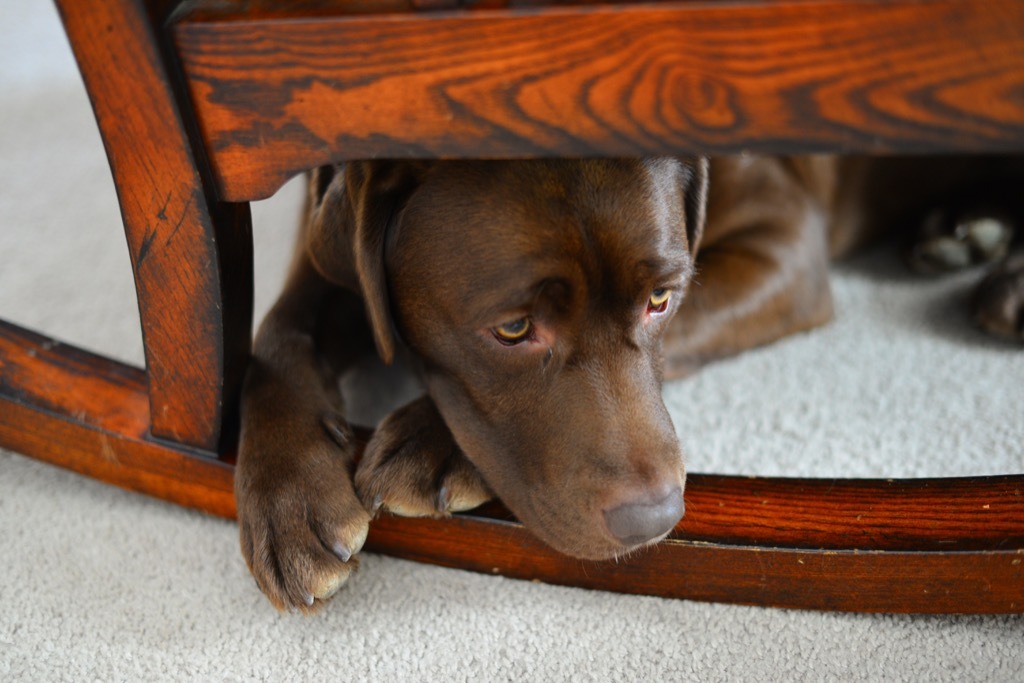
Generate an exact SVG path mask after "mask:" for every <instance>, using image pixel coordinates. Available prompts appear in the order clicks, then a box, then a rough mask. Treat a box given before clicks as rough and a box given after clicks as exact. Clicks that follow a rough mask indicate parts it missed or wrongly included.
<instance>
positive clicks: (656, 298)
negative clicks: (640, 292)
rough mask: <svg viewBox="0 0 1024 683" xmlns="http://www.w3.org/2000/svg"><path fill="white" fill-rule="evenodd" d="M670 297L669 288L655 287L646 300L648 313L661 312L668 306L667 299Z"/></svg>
mask: <svg viewBox="0 0 1024 683" xmlns="http://www.w3.org/2000/svg"><path fill="white" fill-rule="evenodd" d="M670 298H672V290H671V289H661V288H659V289H656V290H654V291H653V292H651V298H650V299H648V301H647V312H648V313H663V312H664V311H665V309H666V308H668V300H669V299H670Z"/></svg>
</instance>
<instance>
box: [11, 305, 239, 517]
mask: <svg viewBox="0 0 1024 683" xmlns="http://www.w3.org/2000/svg"><path fill="white" fill-rule="evenodd" d="M0 446H3V447H4V448H9V449H12V450H15V451H18V452H21V453H24V454H26V455H30V456H32V457H34V458H38V459H40V460H43V461H46V462H49V463H52V464H54V465H59V466H61V467H65V468H67V469H70V470H74V471H75V472H79V473H81V474H85V475H87V476H90V477H92V478H94V479H99V480H100V481H104V482H107V483H109V484H115V485H117V486H121V487H123V488H126V489H129V490H132V491H138V492H140V493H145V494H148V495H151V496H155V497H157V498H162V499H164V500H168V501H171V502H173V503H177V504H178V505H184V506H186V507H190V508H195V509H198V510H203V511H205V512H209V513H211V514H215V515H220V516H223V517H233V516H234V515H235V499H234V493H233V491H232V472H233V470H232V468H231V466H230V465H229V464H227V463H225V462H222V461H220V460H218V459H217V458H216V456H215V455H214V454H213V453H208V452H203V451H195V450H191V449H189V448H187V447H185V446H181V445H176V444H173V443H170V442H161V441H157V440H154V439H152V438H151V437H150V435H149V397H148V395H147V393H146V378H145V373H143V372H142V371H141V370H139V369H137V368H132V367H129V366H125V365H122V364H121V363H117V362H115V361H112V360H109V359H106V358H103V357H100V356H97V355H95V354H91V353H88V352H85V351H82V350H80V349H77V348H75V347H73V346H69V345H66V344H61V343H59V342H56V341H54V340H52V339H48V338H46V337H42V336H40V335H38V334H34V333H32V332H29V331H27V330H23V329H21V328H19V327H16V326H14V325H11V324H9V323H5V322H2V321H0Z"/></svg>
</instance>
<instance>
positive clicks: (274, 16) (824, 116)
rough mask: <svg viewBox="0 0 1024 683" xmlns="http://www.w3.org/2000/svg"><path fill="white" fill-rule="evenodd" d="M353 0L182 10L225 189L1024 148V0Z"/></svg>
mask: <svg viewBox="0 0 1024 683" xmlns="http://www.w3.org/2000/svg"><path fill="white" fill-rule="evenodd" d="M393 4H394V3H390V2H389V3H384V5H383V7H384V8H389V7H390V6H391V5H393ZM310 5H312V6H314V7H315V8H316V21H306V20H304V19H303V17H305V16H307V14H308V13H309V12H310V11H311V9H310ZM350 5H351V3H350V2H345V1H342V2H332V1H331V0H322V1H321V2H315V3H308V2H307V3H303V4H302V5H300V6H299V8H298V9H291V8H290V6H289V5H285V6H281V7H278V8H276V9H271V8H268V7H267V6H266V3H238V4H226V3H220V2H214V1H211V2H196V3H191V4H190V5H188V6H187V11H182V12H181V13H180V14H179V15H178V16H177V17H176V19H175V23H174V25H173V27H172V35H173V39H174V45H175V48H176V50H177V52H178V54H180V56H181V61H182V67H183V70H184V73H185V77H186V79H187V83H188V88H189V92H190V93H191V96H192V101H193V103H194V106H195V108H196V113H197V117H198V119H199V122H200V125H201V128H202V131H203V135H204V137H205V139H206V141H207V143H208V147H209V149H210V153H211V162H212V164H213V166H214V168H215V169H216V172H217V177H218V189H219V192H220V194H221V196H222V197H224V198H227V199H232V200H251V199H255V198H259V197H264V196H267V195H269V194H271V193H273V191H274V190H276V189H277V187H279V186H280V185H281V184H282V183H283V182H284V181H285V180H286V179H287V178H289V177H290V176H291V175H293V174H294V173H296V172H297V171H299V170H301V169H304V168H308V167H310V166H311V165H317V164H322V163H326V162H329V161H335V160H339V159H353V158H367V157H419V156H427V157H489V156H494V157H530V156H615V155H622V156H638V155H650V154H666V153H676V152H684V153H685V152H692V151H693V150H694V149H698V150H700V151H703V152H709V153H734V152H741V151H765V152H779V151H783V150H785V151H789V152H795V151H823V150H836V151H859V152H895V151H901V152H921V151H925V152H928V151H937V150H944V151H961V150H972V151H1010V150H1024V115H1022V113H1021V110H1022V104H1021V94H1020V88H1019V85H1020V77H1021V76H1020V74H1021V73H1022V72H1024V32H1022V29H1021V27H1022V26H1024V3H1021V2H1020V1H1019V0H988V1H987V2H984V3H980V4H979V3H971V2H964V0H933V1H930V2H872V1H868V2H864V1H863V0H830V1H823V2H806V1H796V2H783V1H777V2H752V3H732V2H700V3H694V2H689V3H688V2H680V3H632V4H627V3H623V4H621V5H614V6H613V5H606V4H593V5H590V4H584V5H572V6H560V7H555V8H546V9H538V8H513V9H510V10H507V11H502V10H480V11H464V12H393V11H391V12H384V13H378V14H367V13H365V12H363V13H357V14H351V13H348V12H346V10H347V9H349V6H350Z"/></svg>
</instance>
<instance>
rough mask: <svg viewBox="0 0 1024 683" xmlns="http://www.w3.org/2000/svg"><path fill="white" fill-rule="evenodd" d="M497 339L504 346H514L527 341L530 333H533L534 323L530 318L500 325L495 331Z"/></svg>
mask: <svg viewBox="0 0 1024 683" xmlns="http://www.w3.org/2000/svg"><path fill="white" fill-rule="evenodd" d="M491 331H492V332H493V333H494V336H495V338H496V339H497V340H498V341H499V342H501V343H502V344H507V345H512V344H518V343H519V342H521V341H526V340H527V339H528V338H529V336H530V332H532V331H533V323H532V322H530V319H529V318H519V319H518V320H512V321H510V322H507V323H505V324H503V325H498V326H497V327H495V328H494V329H493V330H491Z"/></svg>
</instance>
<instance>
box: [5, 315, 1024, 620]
mask: <svg viewBox="0 0 1024 683" xmlns="http://www.w3.org/2000/svg"><path fill="white" fill-rule="evenodd" d="M0 358H3V359H4V362H3V364H0V443H3V444H5V445H6V446H7V447H9V448H13V449H16V450H18V451H20V452H22V453H26V454H28V455H32V456H34V457H36V458H39V459H40V460H44V461H46V462H50V463H52V464H55V465H59V466H61V467H66V468H68V469H71V470H74V471H77V472H81V473H82V474H86V475H88V476H90V477H93V478H95V479H99V480H101V481H105V482H108V483H111V484H115V485H117V486H121V487H124V488H127V489H130V490H133V491H138V492H141V493H145V494H148V495H151V496H156V497H158V498H162V499H164V500H167V501H170V502H172V503H176V504H178V505H184V506H187V507H192V508H196V509H199V510H203V511H205V512H208V513H211V514H214V515H218V516H221V517H227V518H233V517H234V515H235V504H234V496H233V492H232V467H231V465H230V462H229V461H230V459H231V458H230V454H228V455H227V456H226V457H225V458H223V459H222V460H218V459H216V458H214V457H211V455H212V454H210V453H203V452H197V451H194V450H191V449H188V448H184V447H182V446H180V445H177V444H173V443H169V442H162V441H157V440H154V439H152V438H149V437H148V436H147V434H146V432H147V426H148V401H147V395H146V390H145V376H144V374H143V373H142V371H140V370H138V369H135V368H130V367H126V366H124V365H121V364H119V363H116V362H113V361H110V360H107V359H104V358H101V357H99V356H96V355H93V354H90V353H86V352H84V351H81V350H78V349H75V348H74V347H70V346H67V345H64V344H60V343H58V342H55V341H54V340H51V339H47V338H45V337H42V336H40V335H37V334H34V333H32V332H29V331H27V330H23V329H20V328H18V327H15V326H13V325H9V324H0ZM362 437H363V438H365V437H366V434H365V433H364V434H362ZM686 496H687V513H686V516H685V517H684V518H683V520H682V521H681V522H680V523H679V525H678V526H677V527H676V530H675V531H674V532H673V534H672V535H671V537H670V538H669V539H668V540H666V541H664V542H663V543H661V544H659V545H657V546H654V547H652V548H650V549H647V550H645V551H642V552H638V553H636V554H634V555H632V556H631V557H629V558H626V559H623V560H619V561H612V562H586V561H581V560H576V559H573V558H570V557H567V556H565V555H561V554H559V553H557V552H555V551H553V550H551V549H550V548H548V547H547V546H545V545H544V544H542V543H541V542H540V541H538V540H536V539H535V538H534V537H533V536H532V535H531V534H530V533H529V532H528V531H527V530H526V529H525V528H524V527H523V526H522V525H521V524H519V523H518V522H516V521H515V520H514V519H513V518H512V517H511V515H510V514H509V513H508V512H507V511H506V510H505V509H504V508H503V507H502V506H501V505H499V504H489V505H486V506H484V507H482V508H480V509H478V510H474V511H472V512H470V513H467V514H464V515H459V516H456V517H454V518H451V519H441V520H434V519H406V518H399V517H392V516H387V515H385V516H382V517H379V518H378V519H377V520H375V521H374V522H373V524H372V527H371V530H370V537H369V539H368V540H367V545H366V549H367V550H370V551H373V552H380V553H386V554H389V555H394V556H397V557H404V558H407V559H410V560H415V561H419V562H428V563H431V564H439V565H443V566H448V567H458V568H462V569H469V570H472V571H479V572H484V573H492V574H500V575H502V576H509V577H513V578H519V579H530V580H539V581H545V582H548V583H555V584H561V585H571V586H582V587H588V588H598V589H602V590H612V591H617V592H624V593H639V594H646V595H659V596H663V597H674V598H686V599H693V600H712V601H718V602H734V603H745V604H762V605H772V606H777V607H795V608H802V609H825V610H849V611H896V612H928V613H940V612H941V613H954V612H966V613H988V612H1024V566H1022V561H1024V476H1005V477H978V478H967V479H924V480H909V481H900V480H842V479H840V480H820V479H774V478H761V477H734V476H719V475H701V474H694V475H691V476H690V477H689V480H688V482H687V491H686Z"/></svg>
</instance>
